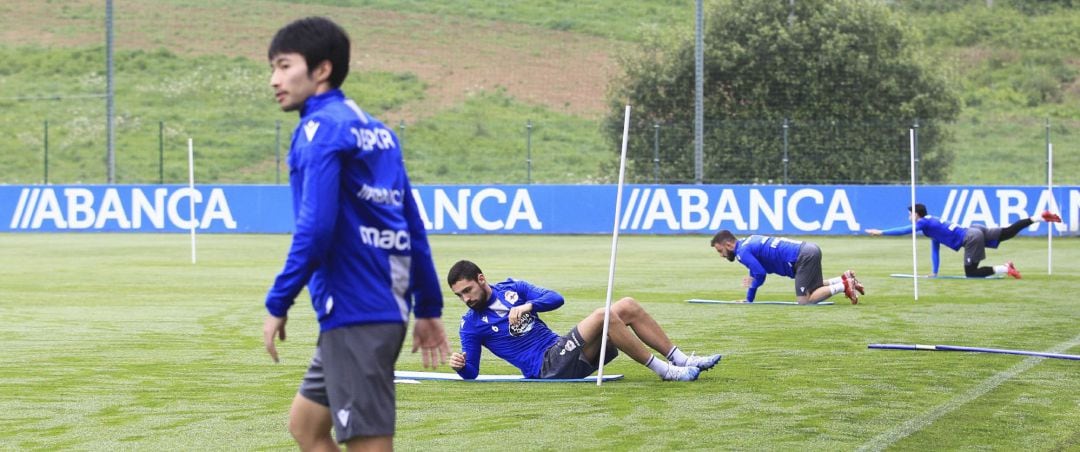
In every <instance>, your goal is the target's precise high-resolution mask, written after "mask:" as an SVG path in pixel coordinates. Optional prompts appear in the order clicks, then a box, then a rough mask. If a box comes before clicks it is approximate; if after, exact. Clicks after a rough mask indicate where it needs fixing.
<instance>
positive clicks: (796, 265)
mask: <svg viewBox="0 0 1080 452" xmlns="http://www.w3.org/2000/svg"><path fill="white" fill-rule="evenodd" d="M709 244H710V245H712V247H713V248H714V249H716V252H717V253H720V255H721V256H723V257H724V259H727V260H728V262H734V261H735V260H736V259H738V260H739V263H741V264H743V265H745V266H746V268H748V269H750V276H746V277H743V287H746V300H744V301H746V302H747V303H753V302H754V296H755V295H756V294H757V289H758V287H761V285H762V284H765V276H766V275H767V274H769V273H772V274H774V275H780V276H787V277H788V278H793V279H795V301H796V302H797V303H799V304H811V303H819V302H822V301H825V299H827V298H829V297H831V296H833V295H836V294H838V293H840V292H843V293H844V296H846V297H848V299H849V300H851V304H857V303H858V302H859V295H858V294H856V293H855V292H859V294H865V293H866V289H864V288H863V285H862V284H861V283H859V280H857V279H855V272H854V271H851V270H847V271H845V272H844V273H843V274H841V275H840V276H838V277H836V278H832V279H830V280H828V281H825V278H824V277H823V276H822V275H821V248H819V247H818V246H817V244H814V243H811V242H804V241H802V240H791V239H787V238H784V237H769V236H766V235H751V236H749V237H747V238H745V239H742V240H738V239H737V238H736V237H735V234H732V233H731V231H728V230H727V229H724V230H721V231H720V232H717V233H716V235H714V236H713V238H712V240H711V241H710V242H709Z"/></svg>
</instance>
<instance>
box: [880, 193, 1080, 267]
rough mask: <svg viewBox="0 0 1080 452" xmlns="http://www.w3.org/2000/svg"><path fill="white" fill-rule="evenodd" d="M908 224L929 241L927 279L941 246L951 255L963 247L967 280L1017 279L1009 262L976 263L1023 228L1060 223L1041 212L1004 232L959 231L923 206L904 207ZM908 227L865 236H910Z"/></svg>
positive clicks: (975, 227) (937, 261) (973, 228)
mask: <svg viewBox="0 0 1080 452" xmlns="http://www.w3.org/2000/svg"><path fill="white" fill-rule="evenodd" d="M908 211H909V212H910V215H911V221H913V222H915V230H916V231H921V232H922V233H923V235H925V236H927V237H930V264H931V266H932V267H933V271H932V272H931V274H930V276H937V274H938V267H939V264H940V263H941V259H940V257H939V255H938V249H939V248H940V247H941V245H945V246H947V247H949V248H950V249H952V250H953V251H959V250H960V247H961V246H963V247H964V275H965V276H967V277H969V278H985V277H987V276H990V275H995V274H1007V275H1009V276H1012V277H1013V278H1016V279H1020V272H1019V271H1017V270H1016V266H1015V265H1013V263H1012V261H1006V262H1005V263H1004V264H1002V265H994V266H992V267H991V266H985V267H980V266H979V262H982V261H983V259H986V248H997V247H998V245H1000V244H1001V242H1004V241H1006V240H1009V239H1011V238H1013V237H1016V234H1018V233H1020V231H1021V230H1023V229H1024V228H1026V227H1028V226H1031V225H1032V224H1035V223H1038V222H1040V221H1045V222H1049V223H1060V222H1061V216H1059V215H1058V214H1055V213H1053V212H1050V211H1049V210H1047V211H1044V212H1043V213H1042V215H1038V216H1034V217H1031V218H1023V219H1020V220H1019V221H1017V222H1015V223H1013V224H1011V225H1009V226H1008V227H1005V228H988V227H986V226H983V225H981V224H973V225H971V226H970V227H963V226H960V225H958V224H954V223H950V222H948V221H942V220H940V219H938V218H936V217H934V216H932V215H927V214H926V206H925V205H923V204H915V209H914V210H913V209H912V208H911V207H908ZM911 227H912V226H911V224H907V225H904V226H898V227H895V228H892V229H885V230H881V229H867V230H866V233H867V234H870V235H872V236H879V235H904V234H911Z"/></svg>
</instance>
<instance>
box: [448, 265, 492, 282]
mask: <svg viewBox="0 0 1080 452" xmlns="http://www.w3.org/2000/svg"><path fill="white" fill-rule="evenodd" d="M482 273H484V271H483V270H480V267H479V266H478V265H476V264H474V263H472V261H467V260H464V259H463V260H460V261H457V263H456V264H454V266H453V267H450V272H449V273H447V274H446V283H447V284H449V285H451V286H453V285H454V283H456V282H458V281H462V280H464V281H478V280H479V278H480V274H482Z"/></svg>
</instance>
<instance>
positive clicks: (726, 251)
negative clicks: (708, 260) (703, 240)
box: [713, 242, 735, 262]
mask: <svg viewBox="0 0 1080 452" xmlns="http://www.w3.org/2000/svg"><path fill="white" fill-rule="evenodd" d="M713 248H716V252H717V253H720V255H721V256H724V259H727V260H728V262H735V242H720V243H716V244H714V245H713Z"/></svg>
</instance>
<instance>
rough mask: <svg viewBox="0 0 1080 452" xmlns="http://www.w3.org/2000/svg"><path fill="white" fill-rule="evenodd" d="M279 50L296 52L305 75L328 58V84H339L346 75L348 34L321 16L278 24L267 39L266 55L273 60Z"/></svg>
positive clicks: (337, 86)
mask: <svg viewBox="0 0 1080 452" xmlns="http://www.w3.org/2000/svg"><path fill="white" fill-rule="evenodd" d="M283 53H298V54H300V55H302V56H303V57H304V62H306V63H307V67H308V75H311V73H312V71H314V70H315V68H316V67H317V66H318V65H319V64H320V63H322V62H323V61H330V65H331V66H332V67H331V70H330V79H329V80H328V81H329V82H330V86H331V87H333V88H339V87H341V84H342V83H344V82H345V77H346V76H347V75H349V35H347V34H346V33H345V30H343V29H342V28H341V27H340V26H338V24H336V23H334V22H333V21H331V20H330V19H327V18H325V17H306V18H303V19H298V20H296V21H293V22H292V23H290V24H288V25H286V26H284V27H282V28H281V29H280V30H278V32H277V34H275V35H274V39H272V40H271V41H270V48H269V49H268V50H267V52H266V57H267V59H269V60H273V59H274V57H275V56H277V55H281V54H283Z"/></svg>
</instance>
